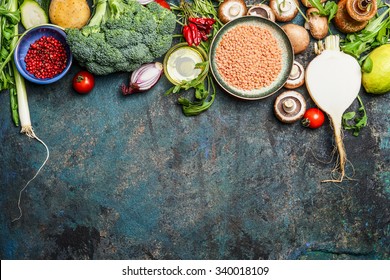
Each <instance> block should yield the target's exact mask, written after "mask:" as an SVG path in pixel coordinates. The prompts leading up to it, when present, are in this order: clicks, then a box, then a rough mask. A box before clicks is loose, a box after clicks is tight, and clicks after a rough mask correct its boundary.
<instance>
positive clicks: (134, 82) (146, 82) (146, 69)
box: [121, 62, 163, 95]
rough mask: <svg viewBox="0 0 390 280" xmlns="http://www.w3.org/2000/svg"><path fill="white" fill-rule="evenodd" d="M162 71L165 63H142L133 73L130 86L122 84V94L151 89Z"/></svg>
mask: <svg viewBox="0 0 390 280" xmlns="http://www.w3.org/2000/svg"><path fill="white" fill-rule="evenodd" d="M162 73H163V65H162V64H161V63H160V62H152V63H146V64H143V65H141V67H140V68H138V69H137V70H135V71H133V73H132V74H131V76H130V84H129V86H126V85H124V84H123V85H122V87H121V90H122V94H123V95H129V94H133V93H136V92H144V91H147V90H149V89H151V88H152V87H153V86H154V85H155V84H156V83H157V82H158V80H159V79H160V77H161V75H162Z"/></svg>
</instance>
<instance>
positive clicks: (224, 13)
mask: <svg viewBox="0 0 390 280" xmlns="http://www.w3.org/2000/svg"><path fill="white" fill-rule="evenodd" d="M247 12H248V8H247V7H246V4H245V1H244V0H225V1H223V2H222V3H221V4H220V5H219V8H218V18H219V20H220V21H221V22H222V23H227V22H229V21H231V20H233V19H236V18H239V17H242V16H245V15H246V13H247Z"/></svg>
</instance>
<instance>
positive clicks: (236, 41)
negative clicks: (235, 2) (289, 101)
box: [209, 16, 294, 100]
mask: <svg viewBox="0 0 390 280" xmlns="http://www.w3.org/2000/svg"><path fill="white" fill-rule="evenodd" d="M209 60H210V69H211V72H212V74H213V76H214V77H215V79H216V81H217V82H218V84H219V85H220V86H221V87H222V88H223V89H224V90H225V91H226V92H228V93H230V94H231V95H233V96H236V97H238V98H241V99H247V100H257V99H261V98H266V97H268V96H271V95H272V94H274V93H275V92H277V91H278V90H279V89H280V88H282V87H283V85H284V84H285V83H286V81H287V79H288V77H289V75H290V72H291V69H292V66H293V63H294V53H293V49H292V45H291V42H290V41H289V39H288V37H287V35H286V34H285V33H284V31H283V30H282V29H281V28H280V26H279V25H278V24H276V23H274V22H272V21H270V20H267V19H264V18H262V17H258V16H244V17H240V18H237V19H235V20H233V21H230V22H228V23H227V24H225V25H224V26H223V27H222V28H221V29H220V30H219V32H218V33H217V35H216V36H215V37H214V39H213V41H212V43H211V47H210V52H209Z"/></svg>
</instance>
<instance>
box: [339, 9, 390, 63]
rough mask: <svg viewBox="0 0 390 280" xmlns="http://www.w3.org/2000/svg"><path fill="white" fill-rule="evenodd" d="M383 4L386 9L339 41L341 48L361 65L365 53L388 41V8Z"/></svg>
mask: <svg viewBox="0 0 390 280" xmlns="http://www.w3.org/2000/svg"><path fill="white" fill-rule="evenodd" d="M385 6H386V10H385V11H383V12H382V14H381V15H379V16H376V17H374V18H372V19H371V20H370V21H369V22H368V24H367V26H366V27H365V28H364V29H363V30H361V31H359V32H357V33H352V34H348V35H347V36H346V37H345V40H343V41H342V42H341V46H340V47H341V50H342V51H343V52H345V53H348V54H350V55H352V56H354V57H355V58H356V59H358V60H359V63H360V64H361V65H362V64H363V62H364V60H365V58H366V57H367V55H364V54H365V53H367V52H369V51H371V50H373V49H374V48H376V47H378V46H380V45H383V44H386V43H387V42H388V41H389V38H390V17H388V15H389V12H390V8H389V5H387V4H386V5H385Z"/></svg>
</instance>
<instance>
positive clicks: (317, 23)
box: [306, 8, 329, 40]
mask: <svg viewBox="0 0 390 280" xmlns="http://www.w3.org/2000/svg"><path fill="white" fill-rule="evenodd" d="M318 12H319V11H318V9H317V8H309V9H307V10H306V17H307V19H308V20H309V21H308V22H307V25H308V26H309V31H310V34H311V36H313V38H314V39H317V40H321V39H323V38H325V37H326V35H328V31H329V25H328V18H327V17H324V16H320V15H319V14H318Z"/></svg>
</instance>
